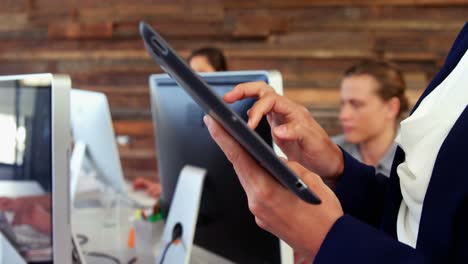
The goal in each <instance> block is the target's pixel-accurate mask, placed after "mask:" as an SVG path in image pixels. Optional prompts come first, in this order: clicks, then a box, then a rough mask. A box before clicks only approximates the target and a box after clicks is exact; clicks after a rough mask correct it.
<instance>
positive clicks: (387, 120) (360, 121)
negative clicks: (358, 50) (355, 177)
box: [332, 60, 408, 176]
mask: <svg viewBox="0 0 468 264" xmlns="http://www.w3.org/2000/svg"><path fill="white" fill-rule="evenodd" d="M405 89H406V84H405V81H404V79H403V75H402V74H401V72H400V70H399V69H398V68H397V67H396V66H394V65H393V64H390V63H389V62H385V61H379V60H364V61H362V62H360V63H358V64H355V65H353V66H351V67H350V68H349V69H347V70H346V71H345V73H344V77H343V79H342V81H341V88H340V97H341V100H340V101H341V110H340V115H339V120H340V123H341V125H342V128H343V134H342V135H339V136H336V137H333V138H332V140H333V141H334V142H335V143H336V144H338V145H339V146H341V147H342V148H343V149H344V150H346V151H347V152H348V153H349V154H351V155H352V156H353V157H354V158H356V159H357V160H359V161H361V162H363V163H365V164H367V165H371V166H374V167H375V168H376V170H377V172H378V173H382V174H383V175H387V176H388V175H390V169H391V166H392V162H393V156H394V154H395V150H396V147H397V145H396V143H395V141H394V139H395V136H396V133H397V129H398V126H399V124H398V122H399V120H401V117H402V115H403V114H404V113H405V112H406V111H407V110H408V99H407V98H406V95H405Z"/></svg>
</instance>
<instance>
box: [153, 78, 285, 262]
mask: <svg viewBox="0 0 468 264" xmlns="http://www.w3.org/2000/svg"><path fill="white" fill-rule="evenodd" d="M201 76H202V77H203V79H204V80H205V81H206V82H207V83H208V84H209V85H211V87H213V88H214V90H215V91H216V92H217V93H218V94H219V95H223V94H224V93H226V92H227V91H229V90H231V89H232V88H234V87H235V86H236V85H237V84H240V83H244V82H250V81H265V82H267V83H270V84H271V85H272V86H273V87H275V88H277V89H278V92H280V93H281V92H282V81H281V75H280V74H279V73H278V72H267V71H243V72H242V71H239V72H216V73H203V74H201ZM150 86H151V106H152V114H153V122H154V125H155V134H156V141H157V158H158V168H159V175H160V181H161V184H162V195H161V206H162V209H163V212H167V211H168V210H169V207H170V205H171V202H172V199H173V195H174V189H175V187H176V184H177V180H178V175H179V173H180V171H181V169H182V168H183V166H184V165H193V166H197V167H201V168H204V169H206V170H207V175H206V179H205V184H204V189H203V194H202V200H201V205H200V212H199V215H198V224H197V229H196V231H195V241H194V242H195V244H196V245H198V246H201V247H203V248H205V249H207V250H209V251H211V252H213V253H216V254H218V255H220V256H222V257H224V258H227V259H230V260H232V261H234V262H237V263H282V261H281V253H280V251H281V250H280V243H279V239H278V238H276V237H275V236H273V235H272V234H270V233H268V232H267V231H264V230H262V229H261V228H259V227H258V226H257V224H256V223H255V218H254V216H253V215H252V214H251V212H250V211H249V208H248V203H247V197H246V194H245V192H244V190H243V189H242V186H241V184H240V182H239V180H238V178H237V176H236V174H235V171H234V169H233V167H232V165H231V163H230V162H229V161H228V160H227V158H226V157H225V155H224V153H223V152H222V151H221V150H220V148H219V147H218V145H217V144H216V143H215V142H214V141H213V140H212V138H211V136H210V135H209V133H208V131H207V129H206V127H205V125H204V123H203V120H202V118H203V116H204V114H205V113H204V112H203V110H202V109H201V108H200V107H199V106H198V105H197V104H196V103H195V102H194V101H193V100H192V98H191V97H190V96H189V95H188V94H186V92H185V91H184V90H183V89H182V88H181V87H179V85H177V84H176V82H175V81H174V80H172V79H171V78H170V77H169V76H168V75H166V74H155V75H152V76H151V77H150ZM253 103H254V99H245V100H242V101H240V102H236V103H234V104H232V105H231V107H232V108H233V109H234V110H235V111H236V112H237V113H238V114H239V115H240V116H242V117H243V118H244V119H247V114H246V112H247V110H248V109H250V107H251V106H252V104H253ZM256 131H257V133H258V134H259V135H260V136H261V137H262V138H263V139H264V140H265V141H266V142H267V143H268V144H270V145H272V137H271V131H270V127H269V125H268V122H267V121H266V119H264V120H263V121H262V122H261V123H260V125H259V126H258V128H257V130H256ZM187 199H190V197H187ZM283 263H285V262H283Z"/></svg>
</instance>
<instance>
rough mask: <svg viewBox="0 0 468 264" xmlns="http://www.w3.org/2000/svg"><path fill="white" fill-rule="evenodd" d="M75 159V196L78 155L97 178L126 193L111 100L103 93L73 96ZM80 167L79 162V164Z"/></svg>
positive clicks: (79, 92)
mask: <svg viewBox="0 0 468 264" xmlns="http://www.w3.org/2000/svg"><path fill="white" fill-rule="evenodd" d="M70 106H71V128H72V136H73V142H74V147H73V156H72V160H71V166H72V167H71V169H72V177H71V193H72V196H74V195H75V192H76V188H77V184H78V179H79V176H78V174H79V173H80V172H79V171H80V169H82V167H81V166H82V165H83V164H76V162H77V161H76V159H75V158H76V156H77V155H75V154H76V153H77V151H80V150H81V151H83V153H82V154H83V155H84V157H82V158H85V159H86V161H83V162H90V163H91V164H88V165H89V166H90V167H93V169H95V170H96V176H97V177H98V178H99V180H101V181H103V182H104V183H105V184H106V185H109V186H111V187H112V188H114V189H115V190H116V191H117V192H124V191H125V187H124V186H125V181H124V176H123V172H122V166H121V163H120V158H119V152H118V149H117V144H116V142H115V135H114V128H113V126H112V118H111V114H110V111H109V103H108V102H107V97H106V95H105V94H103V93H99V92H93V91H86V90H79V89H72V90H71V92H70ZM74 159H75V160H74ZM77 163H79V162H77Z"/></svg>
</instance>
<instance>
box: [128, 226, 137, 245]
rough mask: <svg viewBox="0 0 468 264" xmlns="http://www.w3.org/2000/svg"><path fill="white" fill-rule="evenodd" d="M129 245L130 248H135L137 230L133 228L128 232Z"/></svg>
mask: <svg viewBox="0 0 468 264" xmlns="http://www.w3.org/2000/svg"><path fill="white" fill-rule="evenodd" d="M127 245H128V247H129V248H134V247H135V229H133V227H132V228H130V230H129V231H128V240H127Z"/></svg>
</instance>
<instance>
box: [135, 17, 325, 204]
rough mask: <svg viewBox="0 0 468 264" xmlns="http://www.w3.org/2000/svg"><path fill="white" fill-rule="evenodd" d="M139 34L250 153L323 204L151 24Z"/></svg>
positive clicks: (295, 188)
mask: <svg viewBox="0 0 468 264" xmlns="http://www.w3.org/2000/svg"><path fill="white" fill-rule="evenodd" d="M140 34H141V36H142V38H143V42H144V44H145V47H146V49H147V51H148V52H149V54H150V55H151V56H152V57H153V59H154V61H155V62H156V63H157V64H158V65H159V66H160V67H161V69H163V70H164V71H165V72H167V73H168V74H169V75H170V76H171V78H173V79H174V80H175V81H176V82H177V83H178V84H179V85H180V86H181V87H182V88H184V89H185V91H186V92H187V93H188V94H189V95H190V96H191V97H192V98H193V99H194V101H195V102H196V103H197V104H199V105H200V106H201V107H202V108H203V110H204V111H205V112H206V113H208V114H209V115H210V116H212V117H213V118H214V119H215V120H216V121H218V122H219V123H220V124H221V126H222V127H223V128H224V129H225V130H226V131H227V132H228V133H229V134H230V135H231V136H232V137H234V138H235V139H236V140H237V141H238V142H239V144H241V145H242V147H243V148H244V149H245V150H247V152H249V153H250V155H252V157H254V159H256V160H257V162H259V164H260V165H261V166H262V167H263V168H265V169H266V170H267V171H268V172H270V174H272V175H273V176H274V177H275V178H276V179H277V180H278V181H279V182H280V183H281V184H283V185H284V186H286V187H287V188H288V189H290V190H291V191H292V192H294V193H295V194H296V195H297V196H298V197H300V198H301V199H302V200H304V201H306V202H308V203H311V204H320V202H321V201H320V199H319V198H318V196H317V195H316V194H314V193H313V192H312V191H311V190H310V189H309V187H308V186H307V185H306V184H305V183H304V182H303V181H302V180H301V179H300V178H299V177H298V176H296V175H295V174H294V172H292V171H291V170H290V169H289V168H288V166H286V164H284V163H283V162H282V161H281V160H280V159H279V158H278V157H277V156H276V154H275V153H274V151H273V150H272V148H271V147H270V146H268V145H267V144H266V143H265V142H264V141H263V140H262V139H261V138H260V137H259V136H258V135H257V134H256V133H255V132H254V131H253V130H251V129H250V128H249V127H248V126H247V123H246V122H244V121H243V120H242V118H241V117H239V116H238V115H237V114H236V113H235V112H234V111H232V110H231V109H230V108H229V107H228V106H227V105H226V103H225V102H223V100H222V99H221V98H220V97H218V96H217V95H216V93H215V92H214V91H213V90H212V89H211V88H210V86H209V85H208V84H207V83H206V82H204V81H203V80H202V79H201V78H200V77H199V76H198V74H196V73H195V72H193V71H192V70H191V68H190V67H189V66H188V65H187V63H185V61H184V60H183V59H182V58H180V57H179V56H178V55H177V54H176V52H175V51H174V50H173V49H172V48H171V47H170V46H169V44H168V43H167V42H166V41H165V40H164V39H163V38H162V37H161V36H160V35H159V34H158V33H157V32H156V31H155V30H154V29H152V28H151V27H150V26H149V25H148V24H146V23H145V22H140Z"/></svg>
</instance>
